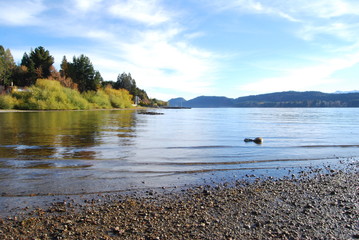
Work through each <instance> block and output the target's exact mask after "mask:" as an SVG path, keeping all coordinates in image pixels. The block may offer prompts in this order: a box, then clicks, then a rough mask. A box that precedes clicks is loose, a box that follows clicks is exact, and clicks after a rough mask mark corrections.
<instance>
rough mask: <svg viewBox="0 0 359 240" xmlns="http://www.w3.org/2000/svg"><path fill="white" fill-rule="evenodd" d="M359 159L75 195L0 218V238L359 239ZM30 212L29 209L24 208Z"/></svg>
mask: <svg viewBox="0 0 359 240" xmlns="http://www.w3.org/2000/svg"><path fill="white" fill-rule="evenodd" d="M358 168H359V164H358V162H353V163H351V164H348V166H347V167H346V168H345V169H344V170H335V169H329V168H328V169H325V170H323V169H322V170H320V171H318V169H312V170H309V171H305V172H302V174H301V176H299V177H298V178H297V177H294V176H287V177H284V178H281V179H271V178H268V179H259V178H258V179H257V180H255V181H253V182H249V181H247V180H238V181H236V182H232V183H223V184H220V185H217V186H208V185H200V186H196V187H191V188H188V189H177V190H176V191H173V189H172V190H171V189H168V190H167V189H163V190H160V191H158V192H157V191H154V190H153V189H148V190H147V191H146V190H144V192H143V193H133V194H118V195H109V194H104V195H101V196H100V195H99V196H97V197H94V198H93V199H85V200H84V202H83V203H77V202H75V201H74V200H73V199H71V198H70V197H69V198H68V199H66V200H63V201H60V202H53V203H52V205H51V206H48V207H44V208H37V209H34V210H32V211H30V212H27V213H25V214H23V215H18V216H12V217H6V218H0V238H2V239H12V238H15V239H23V238H24V239H28V238H30V239H37V238H39V239H84V238H87V239H359V220H358V215H357V213H358V211H359V206H358V203H359V183H358V181H357V180H358V179H359V171H358ZM25 210H26V209H25Z"/></svg>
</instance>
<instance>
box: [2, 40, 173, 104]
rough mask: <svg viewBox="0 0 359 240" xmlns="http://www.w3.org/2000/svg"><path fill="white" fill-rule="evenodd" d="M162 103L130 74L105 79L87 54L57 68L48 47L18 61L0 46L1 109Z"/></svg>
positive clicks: (35, 50) (27, 54) (25, 54)
mask: <svg viewBox="0 0 359 240" xmlns="http://www.w3.org/2000/svg"><path fill="white" fill-rule="evenodd" d="M134 103H136V104H138V105H141V106H162V105H166V104H167V103H166V102H164V101H160V100H157V99H150V98H149V97H148V95H147V93H146V91H145V90H143V89H140V88H139V87H137V84H136V81H135V79H134V78H132V76H131V73H125V72H123V73H120V74H118V77H117V79H116V81H104V79H103V78H102V76H101V73H100V72H99V71H97V70H95V68H94V66H93V64H92V63H91V60H90V59H89V58H88V57H87V56H85V55H83V54H82V55H80V56H79V57H76V56H74V57H73V58H72V61H68V60H67V58H66V56H64V57H63V59H62V62H61V64H60V69H59V70H57V69H56V68H55V67H54V57H53V56H52V55H51V54H50V52H49V50H46V49H45V48H44V47H42V46H39V47H37V48H35V49H33V50H32V49H31V51H30V52H29V53H26V52H25V53H24V55H23V57H22V59H21V62H20V63H19V64H16V63H15V61H14V58H13V56H12V54H11V51H10V49H5V48H4V47H3V46H1V45H0V109H41V110H45V109H97V108H98V109H102V108H105V109H109V108H129V107H132V106H133V104H134Z"/></svg>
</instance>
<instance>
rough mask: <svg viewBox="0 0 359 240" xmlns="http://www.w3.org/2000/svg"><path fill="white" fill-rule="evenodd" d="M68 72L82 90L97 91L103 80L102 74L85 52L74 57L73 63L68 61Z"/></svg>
mask: <svg viewBox="0 0 359 240" xmlns="http://www.w3.org/2000/svg"><path fill="white" fill-rule="evenodd" d="M67 65H68V74H69V76H68V77H70V78H71V79H72V81H73V82H74V83H76V84H77V85H78V89H79V91H80V92H85V91H96V90H97V89H98V88H99V87H100V86H101V82H102V81H103V79H102V77H101V74H100V73H99V72H98V71H95V69H94V67H93V65H92V63H91V61H90V59H89V58H88V57H86V56H84V55H83V54H82V55H81V56H80V57H78V58H77V57H76V56H74V57H73V62H72V63H67Z"/></svg>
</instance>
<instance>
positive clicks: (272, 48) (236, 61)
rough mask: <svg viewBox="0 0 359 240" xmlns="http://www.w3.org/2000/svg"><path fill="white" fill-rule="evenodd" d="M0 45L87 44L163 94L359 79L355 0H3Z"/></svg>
mask: <svg viewBox="0 0 359 240" xmlns="http://www.w3.org/2000/svg"><path fill="white" fill-rule="evenodd" d="M0 45H3V46H4V47H5V48H9V49H10V50H11V52H12V54H13V56H14V58H15V61H16V62H17V63H19V62H20V61H21V58H22V56H23V54H24V52H29V51H30V50H31V49H34V48H36V47H38V46H43V47H44V48H45V49H47V50H49V51H50V54H51V55H53V56H54V57H55V66H56V67H57V68H59V65H60V62H61V60H62V57H63V56H64V55H66V57H67V59H68V60H71V59H72V57H73V56H79V55H80V54H84V55H86V56H88V57H89V58H90V59H91V61H92V63H93V65H94V67H95V69H96V70H99V71H100V73H101V75H102V76H103V78H104V79H105V80H116V78H117V75H118V74H119V73H122V72H130V73H131V75H132V76H133V78H134V79H135V80H136V82H137V85H138V86H139V87H140V88H143V89H145V90H146V91H147V93H148V94H149V95H150V97H152V98H159V99H162V100H168V99H170V98H173V97H185V98H186V99H190V98H193V97H196V96H200V95H207V96H227V97H239V96H245V95H251V94H260V93H269V92H277V91H287V90H296V91H308V90H318V91H323V92H334V91H337V90H340V91H348V90H356V89H359V83H358V77H359V1H357V0H315V1H313V0H290V1H287V0H106V1H105V0H11V1H10V0H0Z"/></svg>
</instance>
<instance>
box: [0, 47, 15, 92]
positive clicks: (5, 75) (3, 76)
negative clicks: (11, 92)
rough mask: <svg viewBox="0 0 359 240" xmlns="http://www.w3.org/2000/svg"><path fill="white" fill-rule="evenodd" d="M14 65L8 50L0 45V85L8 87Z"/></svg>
mask: <svg viewBox="0 0 359 240" xmlns="http://www.w3.org/2000/svg"><path fill="white" fill-rule="evenodd" d="M15 67H16V65H15V62H14V58H13V56H12V54H11V51H10V49H6V50H5V49H4V47H3V46H1V45H0V85H5V86H9V85H10V84H11V76H12V74H13V71H14V69H15Z"/></svg>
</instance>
